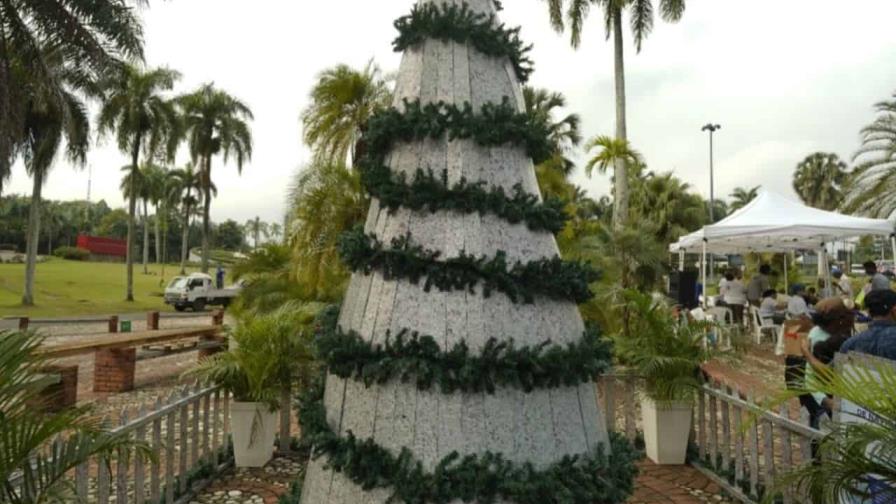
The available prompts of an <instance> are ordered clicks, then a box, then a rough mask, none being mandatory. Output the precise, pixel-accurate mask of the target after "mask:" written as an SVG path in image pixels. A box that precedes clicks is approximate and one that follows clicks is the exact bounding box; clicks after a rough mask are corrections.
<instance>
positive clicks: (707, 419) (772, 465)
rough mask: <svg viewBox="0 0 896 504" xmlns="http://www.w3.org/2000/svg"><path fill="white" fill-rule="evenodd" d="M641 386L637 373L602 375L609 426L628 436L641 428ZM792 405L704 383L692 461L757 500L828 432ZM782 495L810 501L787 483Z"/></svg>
mask: <svg viewBox="0 0 896 504" xmlns="http://www.w3.org/2000/svg"><path fill="white" fill-rule="evenodd" d="M637 385H638V378H637V377H636V376H634V375H627V374H608V375H605V376H602V377H601V378H600V379H599V380H598V404H599V405H600V406H601V409H602V411H604V412H605V415H606V424H607V429H610V430H615V431H617V432H622V433H625V434H626V436H627V437H628V438H629V439H635V438H636V437H637V433H638V431H639V430H640V418H641V415H640V412H639V410H640V404H639V401H638V398H637V393H636V390H637ZM789 406H790V405H785V406H781V408H780V409H779V410H778V411H769V410H767V409H764V408H763V407H762V406H760V405H759V404H757V403H756V402H755V401H754V400H753V398H752V397H747V398H743V397H741V396H740V395H739V394H737V393H735V392H734V391H733V390H731V389H730V388H728V387H722V386H720V385H718V384H707V385H705V386H704V387H703V388H702V389H701V390H700V391H699V393H698V394H697V400H696V401H695V404H694V415H693V422H692V425H691V435H690V438H691V448H690V450H689V452H690V453H689V463H690V464H691V465H693V466H694V467H695V468H697V469H698V470H700V471H701V472H702V473H704V474H705V475H706V476H707V477H708V478H710V479H711V480H713V481H714V482H715V483H717V484H718V485H719V486H720V487H722V488H723V489H725V491H726V492H728V493H729V494H730V495H732V496H733V497H735V498H737V499H738V500H740V501H741V502H744V503H750V504H752V503H755V502H758V501H759V500H761V498H762V497H763V496H764V494H765V492H766V491H769V490H771V489H772V488H773V487H774V486H775V478H776V477H777V476H778V475H781V474H784V473H786V472H787V471H789V470H790V469H792V468H794V467H797V466H799V465H801V464H805V463H811V461H812V444H813V442H815V441H817V440H820V439H821V438H822V437H823V436H824V433H823V432H822V431H819V430H816V429H812V428H810V427H808V425H809V422H808V414H807V413H806V411H805V410H804V409H800V410H799V413H798V414H796V413H795V414H791V413H790V408H789ZM793 417H797V418H799V420H794V419H793ZM780 497H781V500H782V501H783V502H784V503H785V504H797V503H804V502H810V501H809V499H808V498H807V497H806V495H805V489H800V488H789V489H787V490H786V491H784V492H782V494H781V496H780Z"/></svg>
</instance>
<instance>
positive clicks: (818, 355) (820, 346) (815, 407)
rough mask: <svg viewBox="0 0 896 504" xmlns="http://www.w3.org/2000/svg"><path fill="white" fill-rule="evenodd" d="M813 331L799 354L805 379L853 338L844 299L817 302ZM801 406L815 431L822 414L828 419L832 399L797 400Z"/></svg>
mask: <svg viewBox="0 0 896 504" xmlns="http://www.w3.org/2000/svg"><path fill="white" fill-rule="evenodd" d="M812 322H813V323H814V324H815V327H813V328H812V331H810V332H809V337H808V338H807V339H805V340H803V342H802V353H803V357H804V358H805V359H806V378H807V379H809V378H810V377H811V376H813V375H814V373H815V370H816V369H821V368H824V367H826V366H827V365H829V364H830V363H831V362H832V361H833V360H834V355H836V353H837V352H839V351H840V349H841V348H842V347H843V346H844V343H845V342H846V341H847V339H849V335H850V334H852V327H853V323H854V322H855V319H854V316H853V311H852V310H851V309H850V308H848V307H847V306H846V304H844V302H843V299H841V298H839V297H832V298H828V299H823V300H821V301H819V302H818V304H817V306H816V311H815V313H814V314H813V315H812ZM800 403H801V404H802V405H803V406H804V407H805V408H806V410H807V411H808V412H809V424H810V426H811V427H812V428H815V429H817V428H818V427H819V423H820V420H821V416H822V415H823V414H826V415H828V417H830V416H831V411H832V409H833V404H832V402H831V398H830V397H827V396H826V395H825V394H823V393H820V392H815V393H812V394H806V395H803V396H800Z"/></svg>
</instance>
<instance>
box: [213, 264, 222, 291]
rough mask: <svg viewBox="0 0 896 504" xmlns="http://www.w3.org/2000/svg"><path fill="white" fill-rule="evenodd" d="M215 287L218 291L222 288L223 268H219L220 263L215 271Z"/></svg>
mask: <svg viewBox="0 0 896 504" xmlns="http://www.w3.org/2000/svg"><path fill="white" fill-rule="evenodd" d="M215 287H216V288H218V289H223V288H224V268H223V267H221V263H218V269H217V271H215Z"/></svg>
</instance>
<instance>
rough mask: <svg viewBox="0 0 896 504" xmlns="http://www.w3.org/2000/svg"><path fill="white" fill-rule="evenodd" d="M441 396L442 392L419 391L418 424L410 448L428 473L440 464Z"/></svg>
mask: <svg viewBox="0 0 896 504" xmlns="http://www.w3.org/2000/svg"><path fill="white" fill-rule="evenodd" d="M440 395H441V393H440V392H433V391H422V390H420V391H417V411H416V420H417V424H416V429H415V432H414V443H413V445H412V446H411V447H410V448H411V451H412V452H413V453H414V455H415V456H416V457H417V459H418V460H419V461H420V462H421V463H422V464H423V468H424V469H425V470H426V471H432V469H433V468H434V467H435V465H436V463H437V462H438V456H439V396H440Z"/></svg>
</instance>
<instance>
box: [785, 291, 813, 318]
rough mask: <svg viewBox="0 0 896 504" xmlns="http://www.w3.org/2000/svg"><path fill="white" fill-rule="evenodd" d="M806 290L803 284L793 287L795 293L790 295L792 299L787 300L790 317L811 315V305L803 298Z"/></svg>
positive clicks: (788, 315)
mask: <svg viewBox="0 0 896 504" xmlns="http://www.w3.org/2000/svg"><path fill="white" fill-rule="evenodd" d="M804 293H805V290H804V289H803V286H801V285H800V286H795V287H794V289H793V295H791V296H790V301H788V302H787V317H788V318H792V319H795V318H800V317H803V316H808V315H809V305H808V304H807V303H806V300H805V298H803V294H804Z"/></svg>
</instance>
